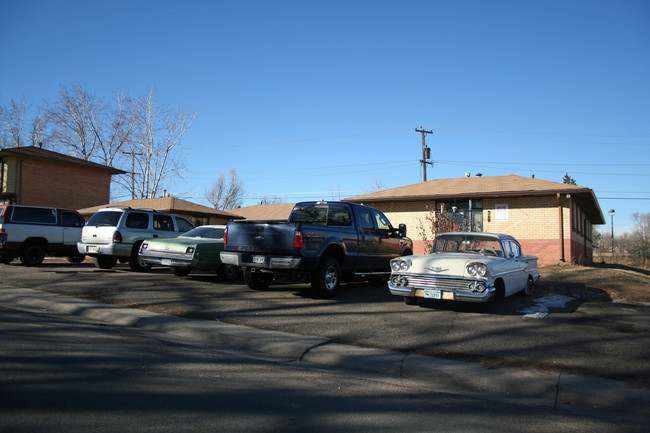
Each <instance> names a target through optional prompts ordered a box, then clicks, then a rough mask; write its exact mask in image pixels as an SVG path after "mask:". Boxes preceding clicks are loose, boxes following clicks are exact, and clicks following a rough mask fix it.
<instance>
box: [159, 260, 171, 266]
mask: <svg viewBox="0 0 650 433" xmlns="http://www.w3.org/2000/svg"><path fill="white" fill-rule="evenodd" d="M160 264H161V265H163V266H171V265H172V259H160Z"/></svg>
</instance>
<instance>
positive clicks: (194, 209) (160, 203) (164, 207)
mask: <svg viewBox="0 0 650 433" xmlns="http://www.w3.org/2000/svg"><path fill="white" fill-rule="evenodd" d="M105 207H130V208H133V209H155V210H157V211H161V212H169V213H174V212H183V213H190V214H197V215H198V214H202V215H213V216H220V217H225V218H229V219H241V218H242V217H240V216H239V215H236V214H234V213H232V212H229V211H224V210H218V209H214V208H211V207H208V206H203V205H200V204H197V203H192V202H190V201H187V200H183V199H180V198H176V197H157V198H144V199H135V200H126V201H121V202H117V203H109V204H104V205H101V206H93V207H89V208H86V209H79V213H80V214H82V215H88V214H92V213H96V212H97V211H99V210H100V209H103V208H105Z"/></svg>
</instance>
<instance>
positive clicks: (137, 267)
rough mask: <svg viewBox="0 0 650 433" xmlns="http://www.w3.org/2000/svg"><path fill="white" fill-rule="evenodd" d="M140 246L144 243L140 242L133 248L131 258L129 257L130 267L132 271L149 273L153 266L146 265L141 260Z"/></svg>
mask: <svg viewBox="0 0 650 433" xmlns="http://www.w3.org/2000/svg"><path fill="white" fill-rule="evenodd" d="M140 245H142V242H138V243H136V244H135V245H134V246H133V251H131V257H129V267H130V268H131V270H132V271H136V272H147V271H148V270H150V269H151V265H150V264H149V263H145V262H144V261H143V260H142V259H141V258H140V254H138V253H139V252H140Z"/></svg>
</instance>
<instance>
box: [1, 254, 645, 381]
mask: <svg viewBox="0 0 650 433" xmlns="http://www.w3.org/2000/svg"><path fill="white" fill-rule="evenodd" d="M542 278H543V276H542ZM0 282H1V283H0V284H2V285H6V286H13V287H22V288H29V289H36V290H41V291H46V292H52V293H58V294H65V295H70V296H75V297H79V298H84V299H92V300H99V301H102V302H106V303H111V304H116V305H122V306H129V307H135V308H139V309H145V310H149V311H153V312H157V313H162V314H167V315H175V316H181V317H186V318H193V319H198V320H217V321H219V322H223V323H229V324H237V325H245V326H249V327H253V328H258V329H263V330H277V331H284V332H288V333H292V334H298V335H303V336H316V337H324V338H328V339H330V340H332V341H334V342H337V343H344V344H348V345H352V346H359V347H366V348H379V349H386V350H391V351H397V352H408V353H414V354H420V355H426V356H435V357H441V358H446V359H452V360H459V361H472V362H478V363H481V364H483V365H484V366H486V367H488V368H496V367H517V368H524V369H529V370H535V371H544V372H558V373H560V374H561V373H567V374H579V375H584V376H596V377H603V378H609V379H615V380H619V381H623V382H626V383H628V384H631V385H633V386H635V387H640V388H644V389H648V388H650V362H648V361H649V360H650V315H649V314H648V312H649V308H648V307H647V306H639V305H627V304H616V303H612V302H586V303H580V301H579V300H577V299H570V298H569V299H560V300H551V301H553V302H550V303H548V302H547V303H544V302H541V301H544V300H540V299H536V298H532V297H526V296H515V297H512V298H508V299H505V300H503V301H502V302H501V303H499V304H497V307H496V309H495V311H494V312H493V313H489V314H486V313H483V312H480V310H479V309H477V308H475V306H473V305H471V304H461V305H457V304H445V305H437V304H436V305H422V306H407V305H405V304H404V303H403V302H402V300H401V298H399V297H395V296H392V295H390V294H389V293H388V289H387V288H386V286H385V285H384V284H383V283H351V284H346V285H345V286H344V287H343V288H342V290H341V291H340V292H339V294H338V295H337V296H336V297H335V298H333V299H315V298H313V297H312V296H311V294H310V292H309V290H308V286H307V285H304V284H275V285H272V286H271V288H270V289H269V290H267V291H263V292H256V291H252V290H249V289H248V288H247V287H246V286H245V285H244V284H243V282H242V281H241V280H236V281H234V282H231V283H222V282H217V281H216V279H215V278H214V277H213V276H212V275H208V274H200V273H197V274H190V275H189V276H188V277H176V276H173V275H171V274H170V273H169V271H168V270H166V269H162V268H161V269H154V270H153V271H152V272H149V273H135V272H132V271H130V270H129V269H128V266H125V265H118V266H116V267H115V268H113V269H112V270H100V269H97V268H95V267H94V266H93V265H92V264H89V263H82V264H69V263H67V262H65V261H58V260H48V261H46V262H45V263H44V264H43V265H42V266H39V267H33V268H28V267H24V266H22V265H20V264H19V262H18V261H14V262H13V263H12V264H10V265H0ZM558 301H559V302H558ZM536 312H537V313H536Z"/></svg>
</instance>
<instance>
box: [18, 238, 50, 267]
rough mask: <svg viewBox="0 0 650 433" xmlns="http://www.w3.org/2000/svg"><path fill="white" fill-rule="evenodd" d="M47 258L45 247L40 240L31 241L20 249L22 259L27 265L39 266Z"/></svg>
mask: <svg viewBox="0 0 650 433" xmlns="http://www.w3.org/2000/svg"><path fill="white" fill-rule="evenodd" d="M43 259H45V248H43V245H41V244H39V243H38V242H30V243H28V244H26V245H24V246H23V247H22V248H21V250H20V261H21V262H22V264H23V265H25V266H38V265H40V264H41V263H43Z"/></svg>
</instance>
